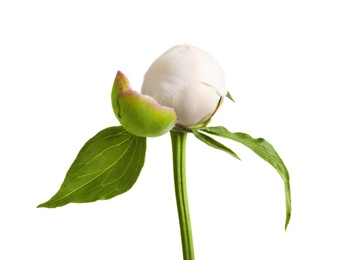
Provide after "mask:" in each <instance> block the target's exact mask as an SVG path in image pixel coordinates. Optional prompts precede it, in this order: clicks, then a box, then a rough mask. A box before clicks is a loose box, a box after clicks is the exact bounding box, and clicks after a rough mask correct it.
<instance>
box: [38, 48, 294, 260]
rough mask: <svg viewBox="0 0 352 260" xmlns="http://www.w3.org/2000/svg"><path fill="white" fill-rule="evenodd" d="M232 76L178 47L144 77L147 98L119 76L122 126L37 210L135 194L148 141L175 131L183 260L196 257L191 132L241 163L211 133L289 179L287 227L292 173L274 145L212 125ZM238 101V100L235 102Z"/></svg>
mask: <svg viewBox="0 0 352 260" xmlns="http://www.w3.org/2000/svg"><path fill="white" fill-rule="evenodd" d="M225 97H228V98H229V99H230V100H232V97H231V95H230V93H229V92H228V91H227V90H226V87H225V74H224V71H223V70H222V68H221V66H220V65H219V64H218V63H217V61H216V60H215V59H214V58H213V57H212V56H210V55H209V54H208V53H206V52H205V51H203V50H201V49H199V48H197V47H194V46H190V45H177V46H175V47H173V48H171V49H169V50H167V51H166V52H165V53H163V54H162V55H161V56H160V57H159V58H157V59H156V60H155V61H154V62H153V63H152V65H151V66H150V67H149V69H148V70H147V72H146V73H145V76H144V80H143V84H142V90H141V93H138V92H136V91H134V90H132V88H131V86H130V84H129V81H128V79H127V77H126V76H125V75H124V74H123V73H122V72H120V71H118V72H117V74H116V77H115V81H114V83H113V88H112V92H111V102H112V108H113V111H114V113H115V116H116V118H117V119H118V120H119V122H120V124H121V126H114V127H109V128H106V129H104V130H102V131H100V132H99V133H98V134H96V135H95V136H94V137H92V138H91V139H90V140H88V141H87V143H86V144H85V145H84V146H83V147H82V149H81V150H80V151H79V153H78V155H77V158H76V159H75V160H74V162H73V164H72V165H71V167H70V169H69V170H68V172H67V174H66V177H65V179H64V181H63V183H62V185H61V187H60V188H59V190H58V191H57V193H56V194H55V195H54V196H53V197H52V198H51V199H49V200H48V201H47V202H45V203H42V204H40V205H39V206H38V207H47V208H55V207H59V206H63V205H66V204H68V203H85V202H92V201H96V200H106V199H110V198H113V197H115V196H117V195H120V194H122V193H124V192H126V191H128V190H129V189H130V188H131V187H132V186H133V185H134V183H135V182H136V181H137V179H138V176H139V174H140V172H141V170H142V168H143V165H144V158H145V153H146V139H147V138H149V137H157V136H161V135H164V134H166V133H167V132H170V136H171V143H172V155H173V170H174V183H175V196H176V204H177V209H178V216H179V225H180V234H181V242H182V249H183V258H184V260H191V259H194V249H193V239H192V229H191V220H190V213H189V206H188V199H187V187H186V163H185V159H186V137H187V134H189V133H191V134H193V135H194V136H195V137H196V138H198V139H199V140H200V141H202V142H204V143H206V144H207V145H209V146H211V147H213V148H216V149H219V150H222V151H224V152H226V153H228V154H230V155H231V156H233V157H235V158H237V159H239V157H238V156H237V154H236V153H235V152H233V151H232V150H231V149H230V148H228V147H226V146H225V145H223V144H221V143H220V142H219V141H217V140H215V139H214V138H212V137H211V136H210V135H215V136H218V137H224V138H228V139H231V140H234V141H236V142H239V143H242V144H243V145H245V146H247V147H248V148H249V149H251V150H252V151H253V152H255V153H256V154H257V155H259V156H260V157H261V158H262V159H264V160H265V161H267V162H268V163H270V164H271V165H272V166H273V167H274V168H275V169H276V170H277V172H278V173H279V175H280V176H281V178H282V179H283V181H284V187H285V195H286V221H285V229H286V228H287V226H288V224H289V221H290V217H291V194H290V181H289V173H288V171H287V168H286V167H285V165H284V163H283V161H282V160H281V158H280V156H279V155H278V154H277V152H276V151H275V149H274V148H273V147H272V145H271V144H270V143H269V142H267V141H266V140H265V139H263V138H258V139H255V138H252V137H251V136H250V135H248V134H245V133H241V132H239V133H233V132H230V131H228V130H227V129H226V128H225V127H222V126H218V127H207V125H208V124H209V122H210V121H211V118H212V117H213V115H214V114H215V113H216V111H217V110H218V109H219V108H220V106H221V104H222V102H223V101H224V98H225ZM232 101H233V100H232Z"/></svg>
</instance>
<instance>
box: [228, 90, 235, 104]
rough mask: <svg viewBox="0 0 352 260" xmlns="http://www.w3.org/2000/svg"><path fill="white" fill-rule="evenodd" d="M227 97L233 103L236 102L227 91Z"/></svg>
mask: <svg viewBox="0 0 352 260" xmlns="http://www.w3.org/2000/svg"><path fill="white" fill-rule="evenodd" d="M226 97H227V98H228V99H230V100H231V101H232V102H235V100H233V98H232V96H231V94H230V92H229V91H227V93H226Z"/></svg>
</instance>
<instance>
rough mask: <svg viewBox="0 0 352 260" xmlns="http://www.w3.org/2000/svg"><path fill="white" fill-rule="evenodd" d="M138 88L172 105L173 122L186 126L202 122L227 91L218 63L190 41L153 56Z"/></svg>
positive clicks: (167, 104) (143, 92)
mask: <svg viewBox="0 0 352 260" xmlns="http://www.w3.org/2000/svg"><path fill="white" fill-rule="evenodd" d="M141 92H142V94H144V95H149V96H151V97H153V98H154V99H155V100H156V101H157V102H158V103H159V104H161V105H163V106H167V107H170V108H173V109H174V110H175V111H176V115H177V125H179V126H182V127H186V128H191V127H199V126H202V125H205V124H206V123H207V122H208V120H209V119H210V118H211V117H212V115H213V114H214V113H215V112H216V110H217V109H218V107H219V105H220V104H221V102H222V100H223V97H224V96H225V95H226V93H227V91H226V88H225V75H224V72H223V70H222V68H221V67H220V65H219V64H218V63H217V62H216V60H215V59H214V58H213V57H211V56H210V55H209V54H208V53H206V52H205V51H203V50H201V49H199V48H197V47H194V46H190V45H177V46H175V47H173V48H171V49H170V50H168V51H166V52H165V53H163V54H162V55H161V56H160V57H159V58H158V59H156V60H155V61H154V63H153V64H152V65H151V66H150V68H149V69H148V71H147V72H146V74H145V76H144V81H143V85H142V91H141Z"/></svg>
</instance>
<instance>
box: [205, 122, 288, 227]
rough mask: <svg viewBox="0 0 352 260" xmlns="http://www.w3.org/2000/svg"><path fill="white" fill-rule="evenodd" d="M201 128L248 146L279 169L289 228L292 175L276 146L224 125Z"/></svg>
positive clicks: (286, 222)
mask: <svg viewBox="0 0 352 260" xmlns="http://www.w3.org/2000/svg"><path fill="white" fill-rule="evenodd" d="M199 130H200V131H203V132H206V133H209V134H213V135H217V136H220V137H225V138H228V139H231V140H234V141H237V142H239V143H241V144H243V145H245V146H247V147H248V148H250V149H251V150H252V151H253V152H255V153H256V154H257V155H259V156H260V157H261V158H262V159H264V160H265V161H267V162H268V163H269V164H271V165H272V166H273V167H274V168H275V169H276V170H277V172H278V173H279V174H280V176H281V178H282V179H283V181H284V186H285V195H286V221H285V229H287V226H288V224H289V222H290V218H291V190H290V176H289V173H288V170H287V168H286V166H285V164H284V162H283V161H282V159H281V158H280V156H279V155H278V153H277V152H276V151H275V149H274V147H273V146H272V145H271V144H270V143H269V142H267V141H266V140H265V139H263V138H258V139H254V138H252V137H251V136H250V135H248V134H245V133H231V132H229V131H228V130H227V129H226V128H225V127H222V126H218V127H204V128H200V129H199Z"/></svg>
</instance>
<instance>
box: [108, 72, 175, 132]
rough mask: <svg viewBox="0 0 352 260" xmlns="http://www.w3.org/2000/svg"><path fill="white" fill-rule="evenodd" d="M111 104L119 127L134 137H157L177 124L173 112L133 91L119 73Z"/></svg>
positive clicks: (123, 76)
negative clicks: (119, 124)
mask: <svg viewBox="0 0 352 260" xmlns="http://www.w3.org/2000/svg"><path fill="white" fill-rule="evenodd" d="M111 103H112V108H113V110H114V113H115V115H116V118H117V119H118V120H119V121H120V123H121V125H122V126H123V127H124V128H125V129H126V131H128V132H130V133H131V134H133V135H136V136H142V137H157V136H161V135H163V134H165V133H167V132H168V131H170V130H171V129H172V128H173V127H174V126H175V124H176V122H177V116H176V112H175V110H173V109H172V108H170V107H166V106H162V105H160V104H159V103H158V102H157V101H156V100H155V99H153V98H152V97H150V96H146V95H143V94H141V93H138V92H137V91H133V90H132V88H131V87H130V84H129V81H128V79H127V77H126V76H125V75H124V74H123V73H122V72H120V71H118V72H117V74H116V78H115V81H114V84H113V88H112V91H111Z"/></svg>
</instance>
